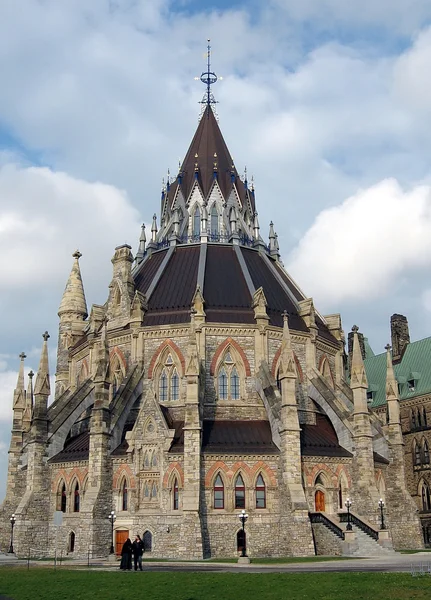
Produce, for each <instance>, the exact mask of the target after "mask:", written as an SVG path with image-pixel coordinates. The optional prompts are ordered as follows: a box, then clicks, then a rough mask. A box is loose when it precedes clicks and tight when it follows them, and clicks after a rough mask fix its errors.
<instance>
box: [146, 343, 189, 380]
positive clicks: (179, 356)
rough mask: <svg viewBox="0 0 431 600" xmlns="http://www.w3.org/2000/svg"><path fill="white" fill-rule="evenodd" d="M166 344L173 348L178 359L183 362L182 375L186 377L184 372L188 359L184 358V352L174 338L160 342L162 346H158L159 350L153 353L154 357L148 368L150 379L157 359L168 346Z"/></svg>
mask: <svg viewBox="0 0 431 600" xmlns="http://www.w3.org/2000/svg"><path fill="white" fill-rule="evenodd" d="M166 346H169V347H170V348H171V350H172V351H173V352H175V354H176V355H177V357H178V360H179V361H180V363H181V369H182V373H181V376H183V377H184V372H185V369H186V361H185V358H184V354H183V353H182V352H181V350H180V349H179V348H178V346H177V345H176V343H175V342H173V341H172V340H166V341H164V342H162V343H161V344H160V346H159V347H158V348H157V350H156V351H155V352H154V354H153V358H152V359H151V362H150V366H149V368H148V377H149V378H150V379H151V378H152V377H153V371H154V366H155V364H156V362H157V359H158V358H159V356H160V354H161V353H162V352H163V350H164V349H165V348H166Z"/></svg>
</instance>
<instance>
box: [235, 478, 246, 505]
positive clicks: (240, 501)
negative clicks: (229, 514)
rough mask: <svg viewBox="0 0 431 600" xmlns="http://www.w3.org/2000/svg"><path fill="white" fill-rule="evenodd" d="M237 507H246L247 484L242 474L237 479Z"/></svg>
mask: <svg viewBox="0 0 431 600" xmlns="http://www.w3.org/2000/svg"><path fill="white" fill-rule="evenodd" d="M235 508H245V485H244V480H243V478H242V477H241V475H238V477H237V478H236V481H235Z"/></svg>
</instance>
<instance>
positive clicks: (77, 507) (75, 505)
mask: <svg viewBox="0 0 431 600" xmlns="http://www.w3.org/2000/svg"><path fill="white" fill-rule="evenodd" d="M80 504H81V496H80V493H79V483H78V482H76V484H75V489H74V491H73V512H79V510H80V508H81V506H80Z"/></svg>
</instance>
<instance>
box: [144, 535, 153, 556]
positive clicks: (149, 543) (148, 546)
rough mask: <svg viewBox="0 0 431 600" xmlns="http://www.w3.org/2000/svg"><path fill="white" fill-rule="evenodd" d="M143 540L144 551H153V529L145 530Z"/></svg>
mask: <svg viewBox="0 0 431 600" xmlns="http://www.w3.org/2000/svg"><path fill="white" fill-rule="evenodd" d="M142 541H143V542H144V552H151V550H152V549H153V535H152V533H151V531H145V532H144V535H143V538H142Z"/></svg>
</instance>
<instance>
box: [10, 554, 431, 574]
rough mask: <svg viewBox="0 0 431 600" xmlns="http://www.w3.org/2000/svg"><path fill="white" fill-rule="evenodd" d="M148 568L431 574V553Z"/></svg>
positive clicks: (95, 565) (151, 566)
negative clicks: (295, 561) (291, 561)
mask: <svg viewBox="0 0 431 600" xmlns="http://www.w3.org/2000/svg"><path fill="white" fill-rule="evenodd" d="M25 565H26V562H25V561H24V560H18V559H17V558H15V557H13V556H11V555H7V554H0V568H1V567H7V566H10V567H16V566H25ZM118 565H119V563H118V562H115V563H112V562H109V561H104V560H100V559H94V560H92V561H90V566H89V567H88V564H87V561H84V560H82V561H81V560H70V561H66V562H63V563H62V565H61V567H60V566H59V565H58V567H59V568H62V569H65V568H66V569H67V568H68V567H74V568H75V567H82V568H90V569H91V570H92V569H97V570H100V569H103V570H106V571H112V570H118ZM35 566H39V567H42V566H43V567H52V566H53V563H52V562H50V561H30V568H31V567H35ZM143 570H144V571H176V572H178V571H195V572H196V571H202V572H213V573H214V572H220V573H238V572H244V573H307V572H314V573H317V572H373V571H374V572H380V573H391V572H392V573H396V572H412V571H415V572H426V573H428V572H429V573H430V574H431V553H428V552H423V553H418V554H395V555H393V556H389V557H373V558H362V559H348V560H336V561H322V562H318V561H316V562H301V563H286V564H256V563H251V564H250V565H239V564H237V563H217V562H209V561H204V562H177V561H172V562H158V561H157V560H154V561H151V562H150V561H144V562H143Z"/></svg>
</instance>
